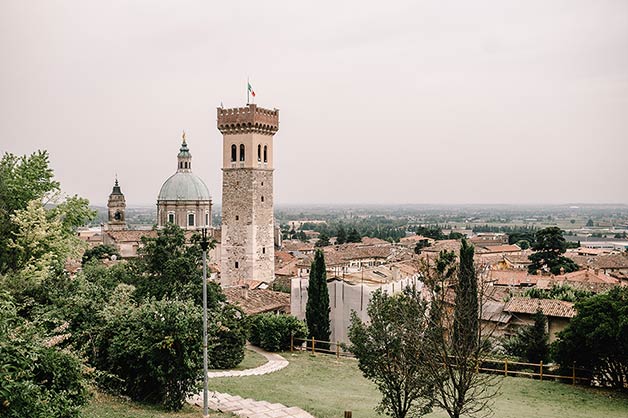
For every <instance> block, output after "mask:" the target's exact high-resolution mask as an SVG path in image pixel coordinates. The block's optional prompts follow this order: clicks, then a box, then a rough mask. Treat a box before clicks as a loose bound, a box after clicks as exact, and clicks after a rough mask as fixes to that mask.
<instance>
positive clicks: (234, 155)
mask: <svg viewBox="0 0 628 418" xmlns="http://www.w3.org/2000/svg"><path fill="white" fill-rule="evenodd" d="M237 152H238V148H237V147H236V145H235V144H233V145H231V161H235V160H236V154H237Z"/></svg>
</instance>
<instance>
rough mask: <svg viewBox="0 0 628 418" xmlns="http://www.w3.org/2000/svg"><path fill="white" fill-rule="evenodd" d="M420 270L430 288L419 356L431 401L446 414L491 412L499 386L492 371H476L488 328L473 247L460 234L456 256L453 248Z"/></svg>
mask: <svg viewBox="0 0 628 418" xmlns="http://www.w3.org/2000/svg"><path fill="white" fill-rule="evenodd" d="M421 272H422V274H423V276H424V279H425V283H426V285H428V286H429V287H430V289H431V291H432V301H431V303H430V310H429V314H428V315H429V322H430V324H431V326H430V328H429V329H430V332H429V335H428V336H427V338H426V341H425V344H423V350H424V354H425V355H424V357H427V358H431V359H432V361H430V362H428V363H427V364H426V367H427V368H428V370H429V373H430V375H431V380H432V382H433V384H434V388H435V405H437V406H439V407H441V408H442V409H444V410H445V411H446V412H447V414H448V415H449V416H450V417H451V418H458V417H460V416H461V415H467V416H474V417H484V416H489V415H491V414H492V404H493V400H494V398H495V396H497V393H498V389H499V381H498V380H497V377H496V376H494V375H489V374H484V373H479V371H480V370H479V369H480V367H481V365H482V363H483V362H484V361H485V360H486V359H487V357H488V356H489V354H490V350H491V341H490V339H491V336H492V331H493V330H494V328H493V330H491V329H490V327H487V326H482V325H481V322H480V320H481V318H482V305H483V303H482V301H483V300H484V298H485V291H486V286H485V285H484V283H483V282H481V284H480V286H478V272H477V271H476V270H475V266H474V263H473V247H472V246H470V245H468V244H467V243H466V241H465V240H463V244H462V247H461V250H460V262H459V263H458V262H456V257H455V254H454V253H453V252H446V251H445V252H441V254H440V255H439V257H438V258H437V259H436V260H435V262H434V263H429V260H428V261H427V262H425V263H424V265H423V267H422V271H421Z"/></svg>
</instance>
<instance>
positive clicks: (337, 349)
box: [336, 341, 340, 360]
mask: <svg viewBox="0 0 628 418" xmlns="http://www.w3.org/2000/svg"><path fill="white" fill-rule="evenodd" d="M339 359H340V344H338V341H336V360H339Z"/></svg>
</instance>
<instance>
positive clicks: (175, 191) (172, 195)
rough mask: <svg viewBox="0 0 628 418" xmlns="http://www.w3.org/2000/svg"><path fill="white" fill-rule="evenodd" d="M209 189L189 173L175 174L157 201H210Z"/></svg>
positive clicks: (162, 187) (167, 182) (164, 186)
mask: <svg viewBox="0 0 628 418" xmlns="http://www.w3.org/2000/svg"><path fill="white" fill-rule="evenodd" d="M209 199H210V197H209V189H208V188H207V186H206V185H205V182H203V180H201V179H200V178H199V177H198V176H195V175H194V174H192V173H190V172H187V173H183V172H177V173H174V174H173V175H172V176H170V178H168V180H166V181H165V183H164V184H163V186H161V190H160V191H159V196H158V197H157V200H209Z"/></svg>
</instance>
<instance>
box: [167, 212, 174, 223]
mask: <svg viewBox="0 0 628 418" xmlns="http://www.w3.org/2000/svg"><path fill="white" fill-rule="evenodd" d="M168 223H171V224H173V223H174V212H168Z"/></svg>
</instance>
